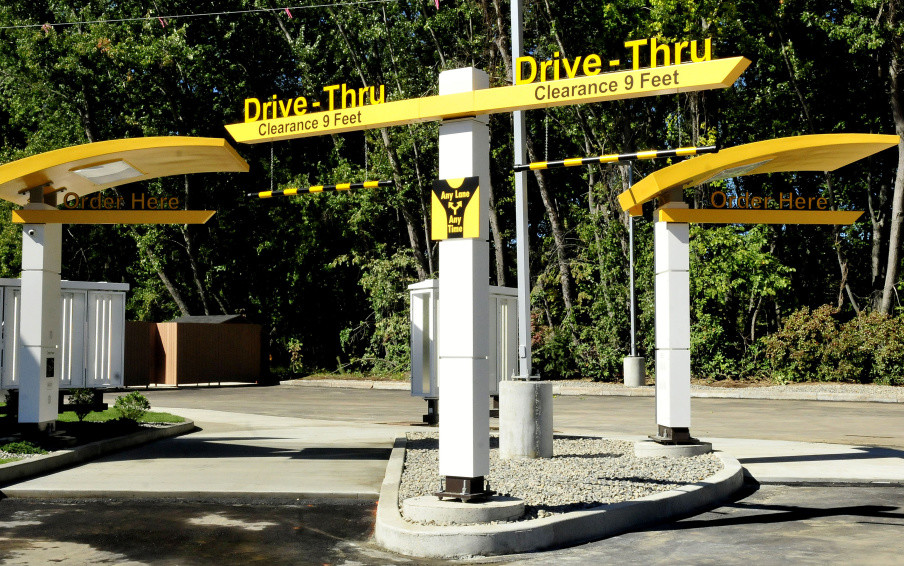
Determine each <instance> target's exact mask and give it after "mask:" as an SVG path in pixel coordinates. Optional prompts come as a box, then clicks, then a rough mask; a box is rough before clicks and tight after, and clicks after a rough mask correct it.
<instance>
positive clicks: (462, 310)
mask: <svg viewBox="0 0 904 566" xmlns="http://www.w3.org/2000/svg"><path fill="white" fill-rule="evenodd" d="M488 87H489V77H488V76H487V74H486V73H484V72H483V71H480V70H478V69H474V68H465V69H455V70H452V71H445V72H443V73H440V76H439V93H440V94H441V95H442V94H452V93H456V92H466V91H471V90H476V89H480V88H488ZM487 123H488V117H487V116H485V115H483V116H477V117H474V118H462V119H458V120H449V121H444V122H443V123H442V124H441V125H440V127H439V178H440V179H457V178H461V177H475V176H479V177H480V218H481V225H480V237H478V238H468V239H464V238H462V239H449V240H443V241H441V242H440V244H439V320H438V339H437V341H438V346H439V366H438V368H437V372H438V381H439V391H440V395H439V414H440V419H439V473H440V475H441V476H446V477H448V476H454V477H459V478H482V477H483V476H485V475H486V474H487V473H489V468H490V461H489V460H490V445H489V437H490V419H489V411H490V406H489V394H490V393H489V365H488V360H487V355H488V348H489V344H488V342H489V333H488V325H489V318H488V313H487V304H488V302H489V261H490V256H489V242H488V240H487V238H488V236H489V221H488V216H487V212H488V209H489V200H488V198H487V193H488V190H487V189H488V186H489V183H490V161H489V159H490V147H489V130H488V128H487Z"/></svg>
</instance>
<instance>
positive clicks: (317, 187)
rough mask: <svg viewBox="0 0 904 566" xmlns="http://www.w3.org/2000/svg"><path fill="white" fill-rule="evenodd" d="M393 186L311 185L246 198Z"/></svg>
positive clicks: (379, 183) (377, 183)
mask: <svg viewBox="0 0 904 566" xmlns="http://www.w3.org/2000/svg"><path fill="white" fill-rule="evenodd" d="M394 184H395V182H393V181H364V182H363V183H338V184H336V185H313V186H310V187H308V188H307V189H285V190H282V191H261V192H259V193H248V194H247V195H246V196H249V197H258V198H270V197H281V196H286V197H289V196H293V195H299V194H307V193H323V192H328V191H347V190H349V189H375V188H377V187H391V186H393V185H394Z"/></svg>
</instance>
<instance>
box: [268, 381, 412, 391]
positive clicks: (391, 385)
mask: <svg viewBox="0 0 904 566" xmlns="http://www.w3.org/2000/svg"><path fill="white" fill-rule="evenodd" d="M279 384H280V385H289V386H292V387H329V388H340V389H385V390H391V391H410V390H411V383H410V382H408V381H371V380H368V379H315V380H313V381H304V380H302V379H290V380H288V381H280V382H279Z"/></svg>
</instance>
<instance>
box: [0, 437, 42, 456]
mask: <svg viewBox="0 0 904 566" xmlns="http://www.w3.org/2000/svg"><path fill="white" fill-rule="evenodd" d="M0 450H2V451H3V452H6V453H8V454H47V450H44V449H43V448H40V447H38V446H35V445H34V444H32V443H31V442H28V441H27V440H25V441H22V442H10V443H9V444H4V445H3V446H0Z"/></svg>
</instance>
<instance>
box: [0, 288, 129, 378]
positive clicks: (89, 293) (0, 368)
mask: <svg viewBox="0 0 904 566" xmlns="http://www.w3.org/2000/svg"><path fill="white" fill-rule="evenodd" d="M128 290H129V285H128V284H127V283H95V282H88V281H61V282H60V312H61V316H60V319H61V325H60V326H61V328H60V332H59V334H58V336H59V337H60V338H59V339H60V344H59V350H58V351H57V352H56V356H50V357H49V359H48V364H50V363H52V364H53V370H54V373H55V374H56V376H57V378H58V379H59V382H60V389H79V388H89V389H92V388H108V387H122V385H123V379H122V377H123V343H124V342H123V336H124V331H125V316H126V291H128ZM21 291H22V289H21V280H19V279H0V298H2V300H0V303H2V320H0V324H2V328H3V331H2V334H3V338H2V340H0V389H18V388H19V360H18V355H19V354H18V352H19V326H20V322H21V316H22V313H21V304H22V301H21V297H22V292H21ZM47 371H48V373H49V371H50V370H49V369H48V370H47Z"/></svg>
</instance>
